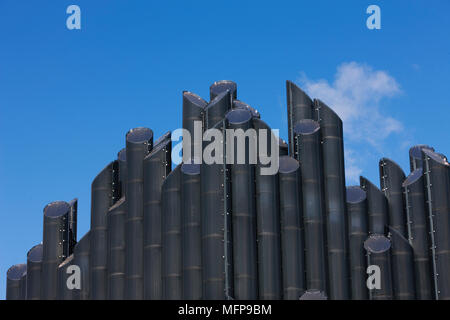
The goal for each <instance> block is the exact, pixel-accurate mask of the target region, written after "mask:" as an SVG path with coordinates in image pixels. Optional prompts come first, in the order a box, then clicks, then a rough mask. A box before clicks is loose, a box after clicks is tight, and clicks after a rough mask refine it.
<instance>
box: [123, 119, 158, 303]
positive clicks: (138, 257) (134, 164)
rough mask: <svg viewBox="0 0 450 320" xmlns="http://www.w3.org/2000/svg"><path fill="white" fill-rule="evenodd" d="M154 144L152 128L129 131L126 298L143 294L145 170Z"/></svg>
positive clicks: (127, 141) (142, 296)
mask: <svg viewBox="0 0 450 320" xmlns="http://www.w3.org/2000/svg"><path fill="white" fill-rule="evenodd" d="M152 147H153V131H152V130H150V129H148V128H136V129H132V130H130V131H129V132H128V133H127V135H126V148H127V187H126V199H127V201H126V203H127V218H126V222H125V299H130V300H140V299H143V298H144V201H143V189H144V177H143V176H144V172H143V171H144V170H143V160H144V158H145V156H146V155H147V154H148V153H149V152H150V151H151V149H152Z"/></svg>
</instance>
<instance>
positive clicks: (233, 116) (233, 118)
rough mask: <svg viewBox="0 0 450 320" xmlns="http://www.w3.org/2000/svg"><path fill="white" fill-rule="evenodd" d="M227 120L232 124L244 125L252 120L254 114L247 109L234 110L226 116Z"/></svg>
mask: <svg viewBox="0 0 450 320" xmlns="http://www.w3.org/2000/svg"><path fill="white" fill-rule="evenodd" d="M225 117H226V119H227V120H228V122H229V123H230V124H242V123H246V122H248V121H250V120H251V119H252V114H251V113H250V111H248V110H246V109H233V110H230V111H229V112H228V113H227V114H226V115H225Z"/></svg>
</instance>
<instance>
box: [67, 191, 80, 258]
mask: <svg viewBox="0 0 450 320" xmlns="http://www.w3.org/2000/svg"><path fill="white" fill-rule="evenodd" d="M69 206H70V213H69V233H68V235H69V239H68V243H69V252H68V255H71V254H72V253H73V248H74V247H75V245H76V244H77V214H78V199H77V198H75V199H73V200H71V201H69Z"/></svg>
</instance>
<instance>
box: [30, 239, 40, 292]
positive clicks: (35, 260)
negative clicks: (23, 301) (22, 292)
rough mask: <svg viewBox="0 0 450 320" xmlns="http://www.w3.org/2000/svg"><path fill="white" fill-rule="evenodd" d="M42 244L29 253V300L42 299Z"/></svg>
mask: <svg viewBox="0 0 450 320" xmlns="http://www.w3.org/2000/svg"><path fill="white" fill-rule="evenodd" d="M41 267H42V243H40V244H37V245H35V246H34V247H33V248H31V249H30V250H29V251H28V253H27V300H40V299H41Z"/></svg>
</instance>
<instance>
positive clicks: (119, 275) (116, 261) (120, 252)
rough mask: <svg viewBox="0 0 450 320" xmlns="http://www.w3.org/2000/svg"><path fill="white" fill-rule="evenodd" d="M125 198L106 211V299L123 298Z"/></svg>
mask: <svg viewBox="0 0 450 320" xmlns="http://www.w3.org/2000/svg"><path fill="white" fill-rule="evenodd" d="M126 216H127V204H126V201H125V197H122V198H121V199H120V200H119V201H117V202H116V203H115V204H114V205H113V206H112V207H111V208H110V209H109V211H108V213H107V215H106V217H107V229H106V230H107V265H106V266H107V268H106V270H107V298H108V299H110V300H123V299H124V297H125V220H126Z"/></svg>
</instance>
